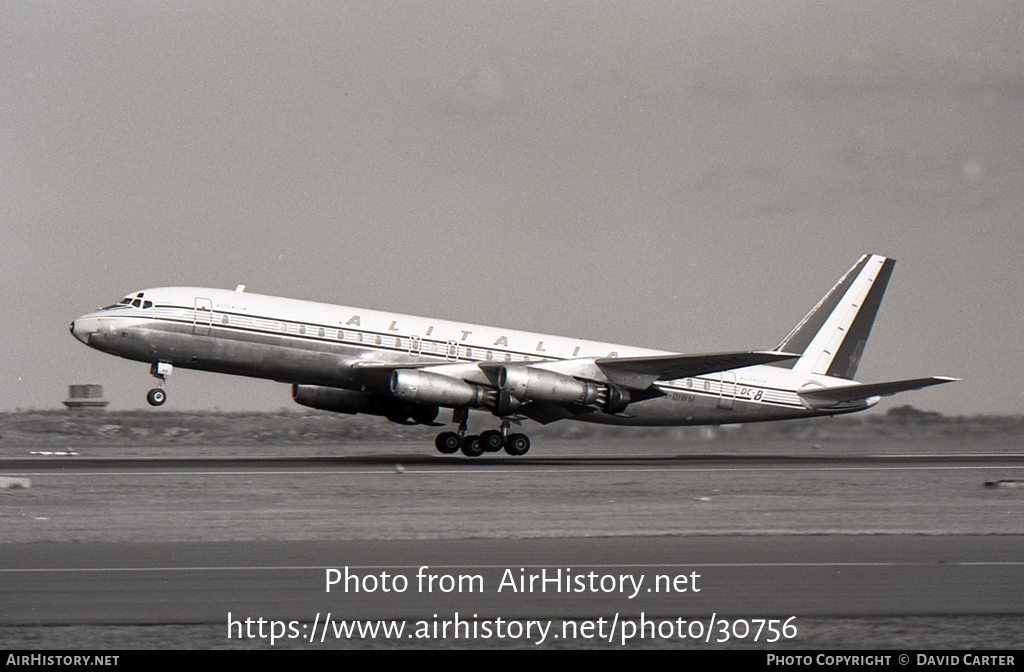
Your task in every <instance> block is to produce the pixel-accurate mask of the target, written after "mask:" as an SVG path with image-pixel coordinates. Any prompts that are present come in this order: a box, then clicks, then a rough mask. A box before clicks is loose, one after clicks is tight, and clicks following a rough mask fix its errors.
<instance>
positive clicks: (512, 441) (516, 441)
mask: <svg viewBox="0 0 1024 672" xmlns="http://www.w3.org/2000/svg"><path fill="white" fill-rule="evenodd" d="M505 452H506V453H508V454H509V455H515V456H516V457H519V456H520V455H526V454H527V453H528V452H530V437H528V436H527V435H526V434H509V435H508V442H507V443H506V444H505Z"/></svg>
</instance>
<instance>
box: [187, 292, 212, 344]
mask: <svg viewBox="0 0 1024 672" xmlns="http://www.w3.org/2000/svg"><path fill="white" fill-rule="evenodd" d="M212 324H213V301H211V300H210V299H203V298H200V297H198V296H197V297H196V309H195V312H194V313H193V316H192V333H193V334H195V335H197V336H209V335H210V325H212Z"/></svg>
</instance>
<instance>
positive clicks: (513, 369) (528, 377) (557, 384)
mask: <svg viewBox="0 0 1024 672" xmlns="http://www.w3.org/2000/svg"><path fill="white" fill-rule="evenodd" d="M498 387H499V389H501V391H502V392H507V393H508V394H510V395H512V396H513V397H516V398H518V399H522V400H524V401H525V400H532V401H549V402H554V403H556V404H579V405H581V406H597V407H598V408H601V409H603V410H604V411H606V412H608V413H619V412H621V411H622V410H623V409H625V408H626V406H627V405H629V402H630V396H629V391H628V390H624V389H622V388H620V387H616V386H614V385H606V384H601V383H588V382H586V381H583V380H578V379H576V378H573V377H572V376H567V375H565V374H564V373H556V372H555V371H548V370H546V369H538V368H534V367H532V366H503V367H501V369H500V370H499V371H498Z"/></svg>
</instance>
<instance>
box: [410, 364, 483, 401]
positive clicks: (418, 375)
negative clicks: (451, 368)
mask: <svg viewBox="0 0 1024 672" xmlns="http://www.w3.org/2000/svg"><path fill="white" fill-rule="evenodd" d="M391 393H392V394H394V395H395V396H396V397H398V398H399V399H404V400H406V401H412V402H416V403H418V404H431V405H434V406H445V407H447V408H457V407H459V406H473V407H476V408H480V407H484V406H487V405H493V402H494V399H493V397H494V392H493V391H492V390H487V389H486V388H483V387H479V386H477V385H471V384H470V383H467V382H466V381H464V380H460V379H459V378H452V377H451V376H442V375H441V374H438V373H428V372H426V371H420V370H418V369H398V370H397V371H395V372H394V373H392V374H391Z"/></svg>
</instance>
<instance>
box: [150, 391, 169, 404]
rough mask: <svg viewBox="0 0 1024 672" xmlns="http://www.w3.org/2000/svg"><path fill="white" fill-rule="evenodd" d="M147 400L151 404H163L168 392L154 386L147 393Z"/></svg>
mask: <svg viewBox="0 0 1024 672" xmlns="http://www.w3.org/2000/svg"><path fill="white" fill-rule="evenodd" d="M146 401H148V402H149V405H150V406H163V405H164V402H165V401H167V393H166V392H164V391H163V390H161V389H160V388H159V387H154V388H153V389H152V390H150V391H149V392H147V393H146Z"/></svg>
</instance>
